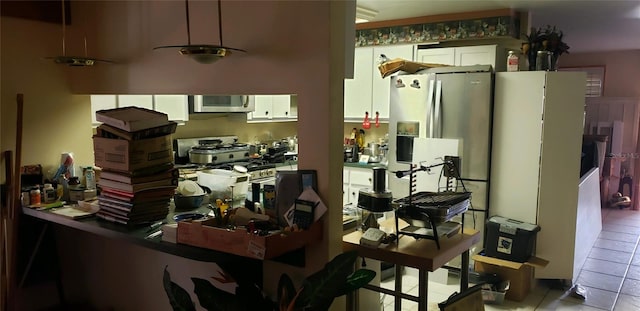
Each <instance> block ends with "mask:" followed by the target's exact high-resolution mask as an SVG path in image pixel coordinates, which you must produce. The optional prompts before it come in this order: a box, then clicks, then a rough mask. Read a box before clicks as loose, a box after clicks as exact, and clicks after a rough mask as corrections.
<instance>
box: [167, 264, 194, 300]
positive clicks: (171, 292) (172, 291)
mask: <svg viewBox="0 0 640 311" xmlns="http://www.w3.org/2000/svg"><path fill="white" fill-rule="evenodd" d="M162 284H163V285H164V291H165V292H166V293H167V297H169V302H170V303H171V308H173V311H195V310H196V306H195V304H194V303H193V301H192V300H191V297H190V296H189V293H187V291H186V290H184V288H182V287H180V285H178V284H176V283H174V282H172V281H171V275H170V274H169V271H167V266H165V267H164V276H163V277H162Z"/></svg>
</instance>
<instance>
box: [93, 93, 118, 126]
mask: <svg viewBox="0 0 640 311" xmlns="http://www.w3.org/2000/svg"><path fill="white" fill-rule="evenodd" d="M116 107H118V100H117V98H116V95H91V124H93V125H98V124H100V123H101V122H99V121H98V120H96V111H98V110H107V109H114V108H116Z"/></svg>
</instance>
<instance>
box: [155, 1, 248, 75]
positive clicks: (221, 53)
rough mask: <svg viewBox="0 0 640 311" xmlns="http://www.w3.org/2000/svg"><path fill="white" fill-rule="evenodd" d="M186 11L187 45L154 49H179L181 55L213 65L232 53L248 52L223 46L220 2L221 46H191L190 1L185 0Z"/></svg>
mask: <svg viewBox="0 0 640 311" xmlns="http://www.w3.org/2000/svg"><path fill="white" fill-rule="evenodd" d="M184 3H185V11H186V16H187V45H166V46H158V47H155V48H153V49H154V50H157V49H165V48H179V49H180V54H182V55H186V56H188V57H190V58H192V59H193V60H195V61H196V62H198V63H201V64H211V63H214V62H216V61H218V60H219V59H222V58H223V57H225V56H228V55H231V51H232V50H233V51H239V52H247V51H245V50H242V49H236V48H230V47H227V46H224V45H223V44H222V8H221V5H220V0H218V32H219V38H220V45H210V44H191V29H190V23H189V0H185V2H184Z"/></svg>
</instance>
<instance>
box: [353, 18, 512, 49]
mask: <svg viewBox="0 0 640 311" xmlns="http://www.w3.org/2000/svg"><path fill="white" fill-rule="evenodd" d="M519 26H520V21H519V19H518V18H517V17H514V16H498V17H486V18H476V19H469V20H460V21H449V22H437V23H426V24H415V25H406V26H393V27H383V28H376V29H361V30H356V47H358V46H370V45H387V44H399V43H422V42H433V41H440V42H442V41H451V40H459V39H474V38H477V39H481V38H498V37H505V36H510V37H514V38H519V34H520V27H519Z"/></svg>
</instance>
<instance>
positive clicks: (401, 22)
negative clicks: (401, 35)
mask: <svg viewBox="0 0 640 311" xmlns="http://www.w3.org/2000/svg"><path fill="white" fill-rule="evenodd" d="M516 14H518V13H517V12H516V11H515V10H513V9H497V10H487V11H476V12H462V13H450V14H440V15H430V16H420V17H411V18H403V19H394V20H388V21H379V22H369V23H360V24H356V30H362V29H375V28H384V27H395V26H408V25H416V24H427V23H439V22H450V21H459V20H469V19H476V18H487V17H499V16H517V15H516Z"/></svg>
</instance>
